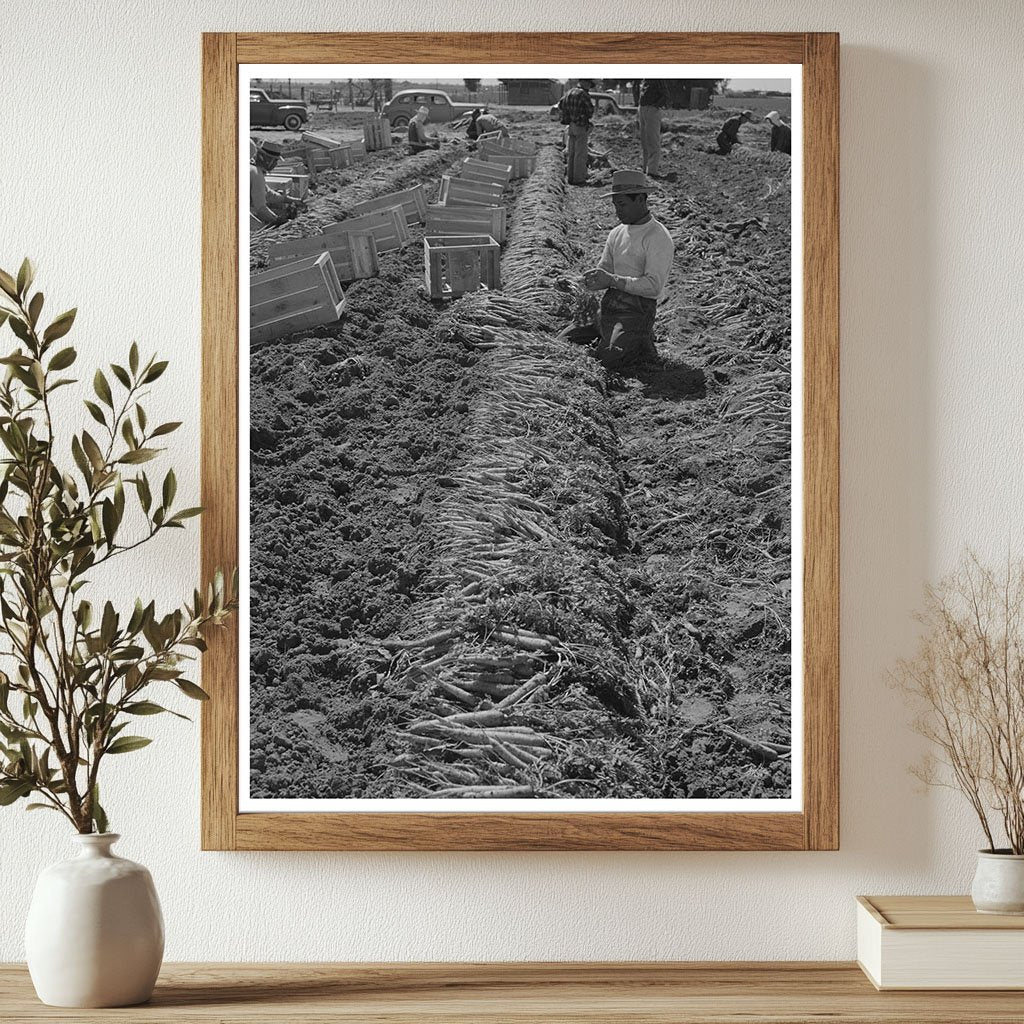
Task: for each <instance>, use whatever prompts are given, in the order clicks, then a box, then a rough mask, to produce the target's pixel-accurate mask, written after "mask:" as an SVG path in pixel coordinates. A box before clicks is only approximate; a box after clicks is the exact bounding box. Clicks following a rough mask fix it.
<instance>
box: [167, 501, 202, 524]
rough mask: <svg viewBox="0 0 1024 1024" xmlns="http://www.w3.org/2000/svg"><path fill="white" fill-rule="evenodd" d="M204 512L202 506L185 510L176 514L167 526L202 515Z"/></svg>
mask: <svg viewBox="0 0 1024 1024" xmlns="http://www.w3.org/2000/svg"><path fill="white" fill-rule="evenodd" d="M202 511H203V506H202V505H196V506H194V507H193V508H183V509H182V510H181V511H180V512H175V513H174V515H173V516H172V517H171V518H170V519H169V520H168V521H167V525H168V526H170V525H171V523H180V522H181V521H182V520H183V519H191V518H192V517H193V516H198V515H201V514H202Z"/></svg>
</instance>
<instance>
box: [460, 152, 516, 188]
mask: <svg viewBox="0 0 1024 1024" xmlns="http://www.w3.org/2000/svg"><path fill="white" fill-rule="evenodd" d="M459 177H460V178H463V179H465V180H466V181H487V182H490V183H491V184H495V185H500V186H501V187H502V188H506V187H507V186H508V183H509V181H510V180H511V178H512V165H511V164H500V163H488V162H487V161H486V160H474V159H473V158H472V157H471V156H467V157H466V158H465V159H464V160H463V161H462V163H461V164H459Z"/></svg>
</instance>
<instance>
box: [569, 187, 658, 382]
mask: <svg viewBox="0 0 1024 1024" xmlns="http://www.w3.org/2000/svg"><path fill="white" fill-rule="evenodd" d="M653 191H655V186H653V185H651V184H650V183H649V182H648V180H647V178H646V176H645V175H644V173H643V172H642V171H616V172H615V173H614V174H613V175H612V190H611V192H606V193H605V194H604V195H603V196H601V198H602V199H607V198H609V197H610V198H611V200H612V204H613V206H614V207H615V215H616V216H617V217H618V218H619V221H620V223H619V225H618V227H615V228H612V230H611V232H610V233H609V235H608V240H607V241H606V242H605V245H604V252H603V254H602V255H601V260H600V262H599V263H598V265H597V266H596V267H594V268H593V269H592V270H588V271H587V272H586V274H584V276H583V283H584V285H585V286H586V288H587V289H588V290H590V291H600V290H602V289H603V290H604V295H602V296H601V309H600V313H599V315H598V319H597V322H596V323H594V324H583V325H581V326H575V325H574V326H571V327H567V328H566V329H565V330H564V331H562V333H561V334H560V335H559V337H561V338H564V339H565V340H566V341H571V342H574V343H576V344H589V343H590V342H596V344H595V345H594V350H593V351H594V355H595V356H597V358H598V359H600V361H601V362H602V363H603V364H604V365H605V366H606V367H607V368H608V369H609V370H618V369H621V368H622V367H625V366H629V365H630V364H632V363H637V362H641V361H643V360H656V359H657V358H658V350H657V348H656V347H655V344H654V318H655V314H656V312H657V307H658V299H659V298H660V296H661V294H662V292H663V291H664V290H665V282H666V281H667V280H668V275H669V271H670V270H671V269H672V259H673V256H674V254H675V246H674V244H673V242H672V236H671V235H670V234H669V233H668V230H667V228H666V227H665V225H664V224H662V223H661V222H660V221H658V220H655V218H654V217H653V216H652V215H651V212H650V210H648V208H647V196H648V194H649V193H651V192H653Z"/></svg>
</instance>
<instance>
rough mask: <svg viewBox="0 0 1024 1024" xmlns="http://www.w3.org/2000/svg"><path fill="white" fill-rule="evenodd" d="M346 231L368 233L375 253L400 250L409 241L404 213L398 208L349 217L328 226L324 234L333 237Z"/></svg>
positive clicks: (391, 207) (388, 208) (392, 207)
mask: <svg viewBox="0 0 1024 1024" xmlns="http://www.w3.org/2000/svg"><path fill="white" fill-rule="evenodd" d="M346 231H369V232H370V233H371V234H372V235H373V240H374V241H375V242H376V243H377V252H379V253H380V252H390V251H391V250H392V249H401V248H402V246H403V245H405V243H406V242H408V241H409V225H408V223H407V222H406V219H405V211H404V210H403V209H402V207H400V206H389V207H387V209H385V210H374V212H373V213H364V214H363V215H362V216H361V217H349V218H348V219H347V220H342V221H339V222H338V223H337V224H329V225H328V226H327V227H326V228H324V234H327V235H334V234H340V233H343V232H346Z"/></svg>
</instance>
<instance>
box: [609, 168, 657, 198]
mask: <svg viewBox="0 0 1024 1024" xmlns="http://www.w3.org/2000/svg"><path fill="white" fill-rule="evenodd" d="M657 191H658V186H657V185H652V184H651V182H650V181H648V180H647V175H646V174H644V172H643V171H615V172H613V174H612V190H611V192H605V193H603V194H602V196H601V198H602V199H607V198H608V197H609V196H628V195H632V194H633V193H634V192H657Z"/></svg>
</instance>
